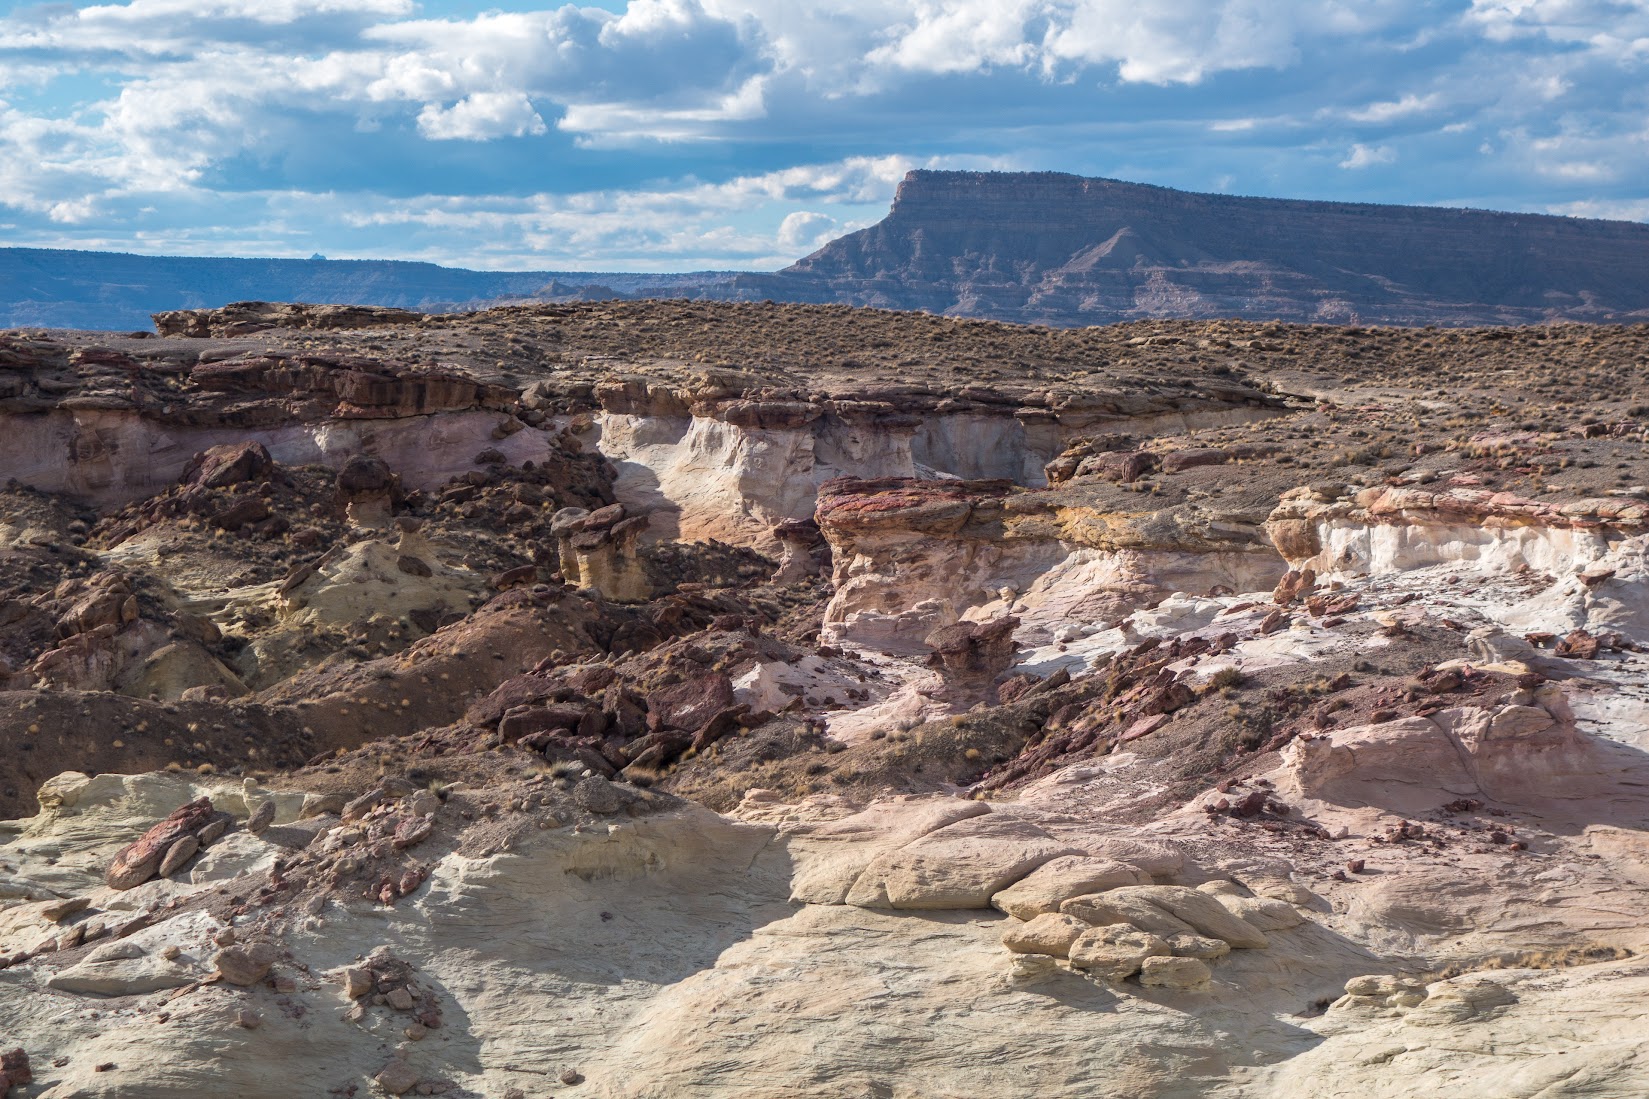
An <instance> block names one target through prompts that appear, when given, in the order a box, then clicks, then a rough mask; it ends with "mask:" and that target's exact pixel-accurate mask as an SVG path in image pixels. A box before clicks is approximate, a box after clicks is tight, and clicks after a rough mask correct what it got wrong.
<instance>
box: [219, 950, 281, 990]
mask: <svg viewBox="0 0 1649 1099" xmlns="http://www.w3.org/2000/svg"><path fill="white" fill-rule="evenodd" d="M279 956H280V955H279V953H278V952H277V951H276V950H275V948H274V947H273V946H271V945H270V944H269V943H249V944H247V945H245V946H229V947H225V948H224V949H222V950H220V951H218V953H217V957H215V958H213V959H212V964H213V965H215V966H217V971H218V976H220V977H222V978H223V979H224V980H225V981H227V982H229V983H230V984H232V985H241V986H246V985H255V984H257V983H258V982H259V981H261V980H263V979H264V978H265V977H267V976H269V971H270V969H272V968H274V965H275V959H276V958H278V957H279Z"/></svg>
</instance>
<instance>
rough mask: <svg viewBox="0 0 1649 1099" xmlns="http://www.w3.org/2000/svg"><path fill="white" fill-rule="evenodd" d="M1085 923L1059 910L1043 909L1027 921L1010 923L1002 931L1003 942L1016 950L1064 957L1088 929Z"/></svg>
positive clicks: (1018, 952)
mask: <svg viewBox="0 0 1649 1099" xmlns="http://www.w3.org/2000/svg"><path fill="white" fill-rule="evenodd" d="M1090 929H1091V928H1090V926H1089V925H1088V924H1085V923H1083V922H1082V921H1081V920H1079V919H1077V918H1076V917H1075V916H1067V915H1065V914H1064V913H1061V912H1044V913H1042V914H1041V915H1040V916H1036V917H1034V918H1032V919H1031V920H1030V922H1028V923H1013V924H1011V925H1009V926H1008V927H1007V928H1005V929H1003V931H1002V945H1003V946H1005V947H1007V948H1008V949H1009V950H1011V951H1013V952H1014V953H1015V954H1048V955H1051V956H1053V957H1055V958H1063V957H1066V956H1067V955H1068V954H1069V953H1070V949H1071V944H1072V943H1074V942H1076V940H1077V939H1078V938H1079V937H1081V935H1082V933H1083V932H1084V931H1088V930H1090Z"/></svg>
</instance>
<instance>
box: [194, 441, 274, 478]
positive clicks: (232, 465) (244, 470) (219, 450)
mask: <svg viewBox="0 0 1649 1099" xmlns="http://www.w3.org/2000/svg"><path fill="white" fill-rule="evenodd" d="M274 468H275V460H274V459H273V458H271V457H270V456H269V451H268V450H266V449H264V446H263V444H262V443H258V442H253V441H250V440H248V441H247V442H244V443H225V444H223V445H222V446H215V447H211V448H210V449H208V450H205V451H202V452H201V453H199V454H197V455H195V456H194V458H193V459H191V460H190V462H189V465H188V466H187V467H185V469H184V471H183V483H184V484H186V485H200V486H202V487H203V488H228V487H229V486H230V485H238V484H241V483H243V482H246V481H261V480H264V479H265V478H267V477H268V476H269V473H270V471H271V470H273V469H274Z"/></svg>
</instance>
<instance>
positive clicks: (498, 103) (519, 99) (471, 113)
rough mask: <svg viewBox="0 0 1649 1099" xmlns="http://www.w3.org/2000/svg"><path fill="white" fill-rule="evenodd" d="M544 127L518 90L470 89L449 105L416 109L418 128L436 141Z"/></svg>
mask: <svg viewBox="0 0 1649 1099" xmlns="http://www.w3.org/2000/svg"><path fill="white" fill-rule="evenodd" d="M545 129H546V127H545V125H544V120H543V119H542V118H539V117H538V112H537V111H536V110H534V109H533V105H532V102H531V101H530V100H528V98H527V97H526V96H524V95H522V94H521V93H520V92H474V93H471V94H470V95H466V96H465V97H464V98H463V99H460V100H459V101H458V102H456V103H454V104H453V105H452V106H450V107H437V106H436V105H435V104H433V103H431V104H429V105H427V106H425V107H424V109H423V110H421V111H419V112H418V131H419V132H420V133H422V134H423V135H424V136H425V137H428V138H432V139H434V140H436V141H453V140H461V141H486V140H488V139H490V138H494V137H525V136H526V135H528V134H541V133H543V132H544V130H545Z"/></svg>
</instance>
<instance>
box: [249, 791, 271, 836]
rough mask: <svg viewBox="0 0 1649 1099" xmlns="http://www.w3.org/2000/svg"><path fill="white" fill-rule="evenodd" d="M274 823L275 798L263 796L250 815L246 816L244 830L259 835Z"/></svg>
mask: <svg viewBox="0 0 1649 1099" xmlns="http://www.w3.org/2000/svg"><path fill="white" fill-rule="evenodd" d="M274 823H275V799H274V798H265V799H264V800H263V801H262V802H261V803H259V805H258V807H257V808H256V809H254V810H252V815H251V816H249V817H247V818H246V830H247V831H248V832H250V833H252V834H253V835H254V836H261V835H263V834H264V833H265V832H267V831H268V830H269V826H270V825H271V824H274Z"/></svg>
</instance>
